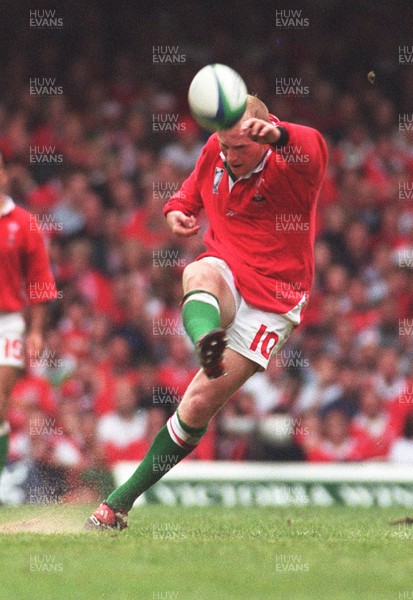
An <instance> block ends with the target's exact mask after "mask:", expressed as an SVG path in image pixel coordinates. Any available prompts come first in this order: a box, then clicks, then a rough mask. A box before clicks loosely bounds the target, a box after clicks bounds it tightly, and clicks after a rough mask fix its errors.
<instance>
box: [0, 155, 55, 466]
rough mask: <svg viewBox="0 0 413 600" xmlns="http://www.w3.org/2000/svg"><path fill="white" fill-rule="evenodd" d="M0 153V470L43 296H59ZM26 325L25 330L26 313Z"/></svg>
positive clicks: (34, 224) (39, 326) (36, 343)
mask: <svg viewBox="0 0 413 600" xmlns="http://www.w3.org/2000/svg"><path fill="white" fill-rule="evenodd" d="M7 184H8V175H7V169H6V167H5V164H4V159H3V156H2V155H1V153H0V473H1V471H2V469H3V467H4V465H5V463H6V459H7V451H8V443H9V433H10V427H9V424H8V422H7V411H8V406H9V397H10V393H11V391H12V388H13V386H14V384H15V382H16V380H17V378H18V376H19V374H21V373H22V369H23V368H24V366H25V355H27V356H28V357H31V358H32V359H33V360H34V359H35V358H36V357H38V356H39V355H40V353H41V352H42V349H43V332H44V325H45V319H46V310H47V302H48V301H49V300H53V299H55V298H57V295H58V294H57V290H56V285H55V281H54V278H53V275H52V272H51V269H50V264H49V258H48V255H47V250H46V247H45V243H44V240H43V236H42V233H41V225H40V223H39V222H38V220H37V219H36V218H35V216H34V215H32V214H30V213H29V212H28V211H26V210H24V209H23V208H21V207H20V206H16V204H15V203H14V202H13V200H12V199H11V198H10V196H8V195H7V193H6V190H7ZM26 308H27V309H28V311H27V313H28V314H27V317H28V331H27V335H26V328H27V325H26V316H25V315H24V314H23V312H24V310H25V309H26Z"/></svg>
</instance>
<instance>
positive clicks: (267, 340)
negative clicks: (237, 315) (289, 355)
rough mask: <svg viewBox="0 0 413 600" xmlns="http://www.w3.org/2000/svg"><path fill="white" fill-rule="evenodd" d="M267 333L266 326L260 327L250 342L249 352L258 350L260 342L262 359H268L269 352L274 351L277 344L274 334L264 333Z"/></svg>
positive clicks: (276, 336) (276, 337)
mask: <svg viewBox="0 0 413 600" xmlns="http://www.w3.org/2000/svg"><path fill="white" fill-rule="evenodd" d="M266 331H267V326H266V325H261V326H260V328H259V329H258V331H257V333H256V334H255V336H254V339H253V340H252V342H251V346H250V350H252V351H253V352H255V350H256V349H257V348H258V344H259V343H260V342H262V343H261V354H262V355H263V357H264V358H267V359H268V358H270V356H271V352H272V351H273V350H274V348H275V346H276V345H277V343H278V339H279V338H278V335H277V334H276V333H273V332H271V331H270V332H268V333H267V334H266V333H265V332H266Z"/></svg>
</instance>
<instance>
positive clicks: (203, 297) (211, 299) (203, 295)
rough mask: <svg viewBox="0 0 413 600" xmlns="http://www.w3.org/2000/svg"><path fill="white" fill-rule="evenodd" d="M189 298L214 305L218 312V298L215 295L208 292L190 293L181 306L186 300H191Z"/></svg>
mask: <svg viewBox="0 0 413 600" xmlns="http://www.w3.org/2000/svg"><path fill="white" fill-rule="evenodd" d="M191 300H198V302H205V304H211V305H212V306H215V308H216V309H217V311H218V312H220V310H219V303H218V300H217V299H216V298H215V296H213V295H212V294H209V293H208V292H196V294H191V295H190V296H189V297H188V298H187V299H186V300H185V301H184V303H183V305H182V306H185V304H186V303H187V302H191Z"/></svg>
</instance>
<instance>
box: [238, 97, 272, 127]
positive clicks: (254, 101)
mask: <svg viewBox="0 0 413 600" xmlns="http://www.w3.org/2000/svg"><path fill="white" fill-rule="evenodd" d="M243 118H244V119H251V118H252V119H262V120H263V121H267V122H269V121H270V117H269V111H268V108H267V107H266V105H265V104H264V102H263V101H262V100H260V99H259V98H257V96H252V95H251V94H248V95H247V108H246V109H245V113H244V117H243Z"/></svg>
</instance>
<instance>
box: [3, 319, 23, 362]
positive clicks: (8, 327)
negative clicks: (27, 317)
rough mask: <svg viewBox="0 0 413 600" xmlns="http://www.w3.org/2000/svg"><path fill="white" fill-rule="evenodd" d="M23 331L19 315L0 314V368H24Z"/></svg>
mask: <svg viewBox="0 0 413 600" xmlns="http://www.w3.org/2000/svg"><path fill="white" fill-rule="evenodd" d="M25 331H26V323H25V321H24V319H23V315H22V314H21V313H19V312H12V313H0V366H11V367H17V368H23V367H24V362H25V361H24V334H25Z"/></svg>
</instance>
